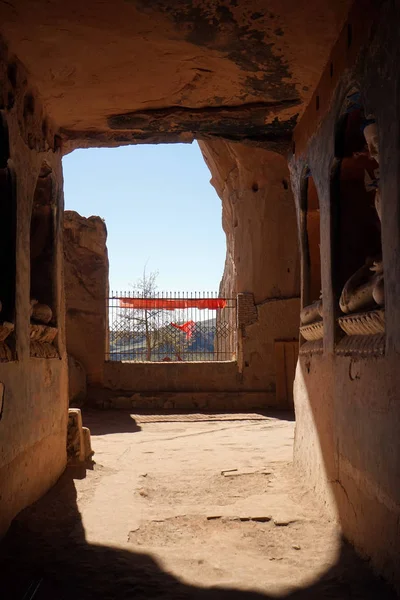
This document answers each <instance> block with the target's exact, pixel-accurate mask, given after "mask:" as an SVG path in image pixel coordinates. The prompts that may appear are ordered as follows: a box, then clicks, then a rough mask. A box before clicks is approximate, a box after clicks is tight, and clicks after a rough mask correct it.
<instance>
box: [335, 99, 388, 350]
mask: <svg viewBox="0 0 400 600" xmlns="http://www.w3.org/2000/svg"><path fill="white" fill-rule="evenodd" d="M335 154H336V157H335V160H336V167H335V169H334V176H333V181H332V216H333V223H334V226H333V248H332V275H333V282H332V283H333V291H334V297H335V299H336V302H337V306H338V311H337V312H338V314H339V320H338V323H339V326H340V330H341V333H342V334H343V332H345V333H346V334H347V335H352V336H354V335H365V334H367V333H371V334H383V333H384V312H383V309H384V292H383V263H382V244H381V224H380V194H379V154H378V141H377V129H376V123H375V120H374V118H373V117H372V116H368V115H366V113H365V110H364V107H363V105H362V103H361V100H360V94H359V93H358V92H352V93H351V94H349V95H348V96H347V99H346V103H345V106H344V110H343V114H342V116H341V117H340V119H339V121H338V126H337V131H336V139H335ZM366 312H367V313H368V315H369V316H368V325H366V323H365V322H364V321H365V318H364V317H363V316H362V315H363V314H365V313H366ZM355 315H359V316H358V317H357V318H355ZM371 319H372V320H373V322H374V325H373V326H371V325H370V321H371ZM340 330H338V331H340ZM353 341H354V340H353ZM346 343H347V342H346Z"/></svg>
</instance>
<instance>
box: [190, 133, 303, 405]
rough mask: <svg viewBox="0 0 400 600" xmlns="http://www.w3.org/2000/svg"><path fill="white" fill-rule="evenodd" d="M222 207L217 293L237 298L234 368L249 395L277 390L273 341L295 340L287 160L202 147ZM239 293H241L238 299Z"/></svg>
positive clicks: (221, 144)
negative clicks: (224, 250)
mask: <svg viewBox="0 0 400 600" xmlns="http://www.w3.org/2000/svg"><path fill="white" fill-rule="evenodd" d="M200 148H201V150H202V153H203V156H204V160H205V161H206V164H207V165H208V167H209V169H210V171H211V174H212V178H211V184H212V185H213V186H214V188H215V190H216V192H217V194H218V195H219V197H220V198H221V201H222V226H223V229H224V231H225V234H226V239H227V254H226V261H225V269H224V273H223V277H222V281H221V286H220V293H221V295H224V296H227V297H232V296H236V294H239V300H240V305H239V331H238V335H239V339H238V370H239V372H240V373H241V374H242V378H243V382H244V384H245V385H246V387H247V389H250V388H251V387H252V386H255V388H257V389H258V388H259V386H260V385H262V386H263V389H265V390H266V391H268V392H269V393H272V394H274V393H275V389H276V373H275V359H274V342H275V341H276V340H296V339H297V338H298V321H299V306H300V304H299V302H300V299H299V295H300V263H299V249H298V241H297V223H296V211H295V205H294V201H293V196H292V191H291V188H290V184H289V171H288V167H287V162H286V160H285V158H284V157H283V156H281V155H279V154H277V153H275V152H269V151H267V150H264V149H261V148H251V149H250V148H247V147H245V146H243V145H241V144H231V143H228V142H225V141H215V142H207V143H206V142H200ZM242 294H244V295H242Z"/></svg>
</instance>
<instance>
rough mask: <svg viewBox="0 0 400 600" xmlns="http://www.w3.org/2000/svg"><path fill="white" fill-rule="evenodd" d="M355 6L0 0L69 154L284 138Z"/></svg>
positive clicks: (331, 0) (318, 0)
mask: <svg viewBox="0 0 400 600" xmlns="http://www.w3.org/2000/svg"><path fill="white" fill-rule="evenodd" d="M350 4H351V1H350V0H308V2H307V3H304V2H295V1H293V0H267V1H266V0H244V1H240V2H237V1H231V0H222V1H219V2H213V1H212V0H195V1H194V2H192V1H189V0H179V1H178V2H168V0H153V1H151V2H148V1H146V0H130V1H129V2H126V1H124V0H115V1H114V2H112V3H111V2H103V1H100V0H87V1H86V2H81V1H80V0H70V1H69V2H68V3H65V2H64V1H63V0H52V1H51V2H38V1H36V2H34V3H32V2H27V0H14V1H13V2H12V3H9V2H3V3H1V4H0V23H1V27H2V30H3V32H4V35H5V36H6V41H7V43H8V44H9V45H10V48H11V51H12V52H14V53H15V54H17V55H18V57H19V59H20V60H21V61H22V62H23V63H24V64H25V65H26V66H27V68H28V70H29V72H30V73H31V76H32V79H33V80H34V81H35V83H36V85H37V86H38V87H39V88H40V93H41V96H42V98H43V101H44V104H45V107H46V109H47V111H48V113H49V115H50V117H51V118H52V119H53V120H54V121H55V122H56V123H57V124H58V126H59V127H60V130H61V134H62V136H63V139H64V141H65V143H66V144H67V145H68V147H69V148H73V147H79V146H84V145H90V144H93V145H99V144H103V145H112V144H116V143H121V142H122V143H123V142H129V143H138V142H140V141H143V140H147V141H161V140H164V141H168V140H169V141H174V140H175V141H177V140H180V141H190V140H192V139H193V138H196V137H197V138H201V137H206V138H207V137H209V136H210V135H212V136H222V137H224V136H225V137H227V138H228V139H239V140H240V139H247V140H251V141H253V142H254V143H263V142H268V143H274V140H275V141H276V142H277V143H281V142H282V140H286V142H287V141H288V140H289V139H290V132H291V130H292V128H293V124H294V121H295V116H296V115H297V114H299V113H301V112H302V110H303V107H304V106H305V105H306V104H307V102H308V100H309V98H310V95H311V93H312V90H313V88H314V86H315V84H316V82H317V80H318V75H319V73H320V71H321V69H322V68H323V66H324V64H325V62H326V59H327V56H328V53H329V49H330V47H331V46H332V44H333V43H334V40H335V38H336V36H337V33H338V31H339V30H340V27H341V24H342V23H343V21H344V19H345V17H346V13H347V9H348V7H349V5H350ZM316 23H317V26H316ZM88 48H90V51H89V52H88Z"/></svg>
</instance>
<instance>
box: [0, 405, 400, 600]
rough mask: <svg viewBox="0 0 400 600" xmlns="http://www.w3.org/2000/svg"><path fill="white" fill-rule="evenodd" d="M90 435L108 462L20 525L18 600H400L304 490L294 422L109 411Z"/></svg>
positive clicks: (16, 529)
mask: <svg viewBox="0 0 400 600" xmlns="http://www.w3.org/2000/svg"><path fill="white" fill-rule="evenodd" d="M84 423H85V425H87V426H89V427H90V429H91V432H92V446H93V449H94V450H95V456H94V460H95V464H94V465H92V468H91V469H89V470H86V471H85V470H81V469H80V470H76V469H68V470H67V472H66V473H65V474H64V476H63V477H62V478H61V480H60V481H59V482H58V484H57V485H56V486H55V487H54V488H53V489H52V490H51V491H50V492H49V494H47V496H45V497H44V498H42V499H41V500H40V501H39V502H37V503H36V504H35V505H33V506H32V507H30V508H29V509H27V510H25V511H23V512H22V513H21V514H20V515H19V517H18V518H17V519H16V520H15V522H14V524H13V526H12V527H11V529H10V532H9V535H8V536H7V538H6V540H5V541H4V543H3V544H2V548H1V555H0V565H1V566H0V573H2V581H3V585H2V588H3V590H6V595H2V594H0V596H1V598H4V600H8V599H12V600H13V599H14V598H15V599H17V598H18V599H22V598H24V599H25V600H29V599H31V598H32V599H33V598H34V600H45V599H46V600H47V599H50V598H51V599H52V600H58V599H60V600H66V599H67V598H70V597H71V598H72V597H73V598H74V599H77V600H80V599H82V600H86V599H92V598H93V599H94V598H96V599H103V598H104V599H109V600H111V599H113V600H126V599H131V598H132V599H133V598H135V599H137V600H140V599H142V598H143V599H144V598H171V599H173V598H203V597H204V596H207V597H208V598H224V599H225V598H226V597H229V598H232V599H234V598H242V599H243V600H245V599H247V598H260V599H261V598H265V599H267V598H271V597H277V596H278V597H284V598H293V599H303V598H304V599H305V598H330V599H332V598H337V599H347V598H351V599H354V598H359V599H361V598H363V599H364V598H368V599H369V598H371V599H372V598H377V597H379V598H392V597H393V598H394V597H395V596H392V595H391V593H390V592H389V590H387V589H386V588H385V586H384V585H383V584H382V583H381V582H380V581H379V580H377V579H374V578H373V576H372V574H371V573H370V572H369V570H368V567H367V564H366V563H364V562H363V561H361V560H360V559H358V558H357V557H356V556H355V554H354V552H353V551H352V549H351V548H350V547H349V546H347V545H346V544H345V543H344V542H343V541H342V539H341V536H340V532H339V530H338V528H337V526H336V525H335V523H333V522H330V521H329V520H328V519H327V518H326V516H325V515H324V513H323V512H321V509H319V508H318V506H317V504H316V502H315V498H314V497H313V495H312V494H311V493H310V492H308V491H307V490H305V489H304V488H303V487H302V483H301V480H300V479H299V478H298V477H297V475H296V473H295V472H294V471H293V468H292V465H291V458H292V447H293V434H294V422H293V421H292V420H291V418H290V417H288V416H285V415H284V416H281V417H280V418H276V417H275V418H272V417H261V416H259V415H215V416H208V417H207V416H202V415H191V416H185V415H180V416H179V415H176V416H168V417H167V416H159V417H157V416H154V415H153V416H143V415H130V414H129V413H127V412H122V411H116V412H114V411H104V412H87V413H85V414H84ZM27 590H30V591H29V592H28V594H27ZM24 594H25V596H24ZM29 594H30V595H29Z"/></svg>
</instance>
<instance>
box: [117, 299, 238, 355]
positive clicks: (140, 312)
mask: <svg viewBox="0 0 400 600" xmlns="http://www.w3.org/2000/svg"><path fill="white" fill-rule="evenodd" d="M108 321H109V329H108V344H107V352H106V360H109V361H123V362H161V361H165V362H170V361H186V362H187V361H227V360H235V358H236V329H237V327H236V299H234V298H220V297H219V296H218V295H217V294H216V293H204V292H203V293H197V292H193V293H186V292H178V293H172V292H169V293H166V292H157V293H154V294H152V295H151V297H149V296H144V295H140V294H138V293H137V292H131V293H130V292H113V293H112V294H111V297H110V298H109V304H108Z"/></svg>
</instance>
